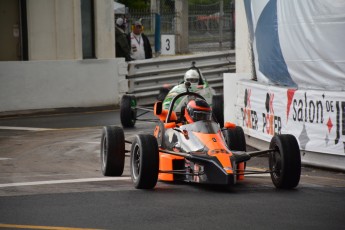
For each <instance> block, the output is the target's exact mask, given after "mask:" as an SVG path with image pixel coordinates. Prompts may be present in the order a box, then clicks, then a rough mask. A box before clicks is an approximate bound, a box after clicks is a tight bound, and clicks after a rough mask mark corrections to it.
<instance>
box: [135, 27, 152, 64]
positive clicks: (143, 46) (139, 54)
mask: <svg viewBox="0 0 345 230" xmlns="http://www.w3.org/2000/svg"><path fill="white" fill-rule="evenodd" d="M132 28H133V29H132V32H131V33H130V38H129V41H130V47H131V58H132V59H134V60H142V59H148V58H152V48H151V44H150V41H149V39H148V38H147V36H146V35H145V34H144V33H142V31H143V26H142V24H141V22H140V21H136V22H135V23H134V25H133V27H132Z"/></svg>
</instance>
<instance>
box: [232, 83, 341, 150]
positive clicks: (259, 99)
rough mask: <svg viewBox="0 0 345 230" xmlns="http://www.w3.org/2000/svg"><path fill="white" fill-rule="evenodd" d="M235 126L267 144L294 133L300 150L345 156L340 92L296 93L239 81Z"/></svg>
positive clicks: (309, 91) (298, 91)
mask: <svg viewBox="0 0 345 230" xmlns="http://www.w3.org/2000/svg"><path fill="white" fill-rule="evenodd" d="M236 110H237V111H236V114H237V115H238V116H237V123H238V124H240V125H241V126H242V127H243V128H244V131H245V133H246V134H248V135H251V136H253V137H256V138H258V139H262V140H265V141H270V140H271V138H272V136H273V135H274V134H287V133H289V134H293V135H294V136H295V137H296V138H297V140H298V142H299V144H300V148H301V149H302V150H306V151H312V152H322V153H329V154H337V155H345V95H344V93H343V92H334V91H315V90H296V89H288V88H282V87H275V86H267V85H262V84H259V83H253V82H249V81H248V82H247V81H240V82H239V83H238V94H237V103H236Z"/></svg>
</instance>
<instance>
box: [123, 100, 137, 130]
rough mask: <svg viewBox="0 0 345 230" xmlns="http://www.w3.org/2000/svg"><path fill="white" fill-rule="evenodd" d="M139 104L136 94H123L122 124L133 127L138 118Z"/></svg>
mask: <svg viewBox="0 0 345 230" xmlns="http://www.w3.org/2000/svg"><path fill="white" fill-rule="evenodd" d="M136 104H137V101H136V98H135V96H130V95H123V97H122V98H121V107H120V118H121V124H122V126H123V127H125V128H132V127H134V125H135V122H136V119H137V110H136V108H135V106H136Z"/></svg>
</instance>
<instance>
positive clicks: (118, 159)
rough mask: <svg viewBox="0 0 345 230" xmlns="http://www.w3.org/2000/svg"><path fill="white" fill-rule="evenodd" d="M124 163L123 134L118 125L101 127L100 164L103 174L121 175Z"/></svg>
mask: <svg viewBox="0 0 345 230" xmlns="http://www.w3.org/2000/svg"><path fill="white" fill-rule="evenodd" d="M124 165H125V135H124V132H123V130H122V128H120V127H116V126H106V127H103V131H102V140H101V166H102V173H103V175H104V176H121V175H122V173H123V169H124Z"/></svg>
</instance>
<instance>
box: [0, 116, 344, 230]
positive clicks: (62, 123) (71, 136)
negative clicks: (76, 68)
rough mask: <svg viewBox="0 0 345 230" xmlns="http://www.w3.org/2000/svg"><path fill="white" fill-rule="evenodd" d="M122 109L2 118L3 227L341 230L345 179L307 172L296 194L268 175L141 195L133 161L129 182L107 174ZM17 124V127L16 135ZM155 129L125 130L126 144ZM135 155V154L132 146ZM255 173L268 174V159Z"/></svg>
mask: <svg viewBox="0 0 345 230" xmlns="http://www.w3.org/2000/svg"><path fill="white" fill-rule="evenodd" d="M109 124H112V125H120V122H119V113H118V111H104V112H97V113H87V114H85V113H82V114H78V113H75V114H62V115H49V116H47V115H45V116H36V115H35V116H25V117H16V118H1V119H0V229H73V228H75V229H78V228H79V229H90V228H93V229H235V228H237V229H313V230H315V229H343V226H344V225H345V219H344V212H345V175H344V173H341V172H334V171H325V170H321V169H315V168H306V167H303V168H302V177H301V181H300V184H299V186H298V187H297V189H294V190H277V189H275V188H274V186H273V184H272V182H271V179H270V177H269V175H265V174H264V175H256V176H247V177H246V179H245V180H244V181H243V182H241V183H239V184H237V185H236V186H234V187H232V188H228V189H224V188H220V187H212V186H198V185H193V184H186V183H164V182H158V184H157V186H156V188H155V189H154V190H147V191H145V190H136V189H135V188H134V187H133V185H132V182H131V180H130V174H129V157H126V166H125V171H124V174H123V176H122V177H103V176H102V175H101V171H100V159H99V154H100V153H99V151H100V137H101V130H102V126H104V125H109ZM9 126H10V127H9ZM152 130H153V124H152V123H144V122H138V124H137V126H136V128H134V129H125V135H126V138H127V139H132V138H133V137H134V135H136V134H138V133H151V132H152ZM127 147H129V146H127ZM248 167H249V168H256V169H257V168H259V169H265V167H267V158H265V157H260V158H254V159H253V160H251V161H250V162H248Z"/></svg>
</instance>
